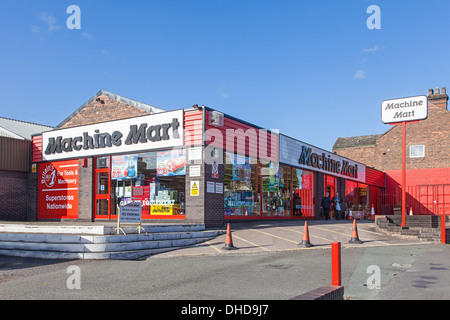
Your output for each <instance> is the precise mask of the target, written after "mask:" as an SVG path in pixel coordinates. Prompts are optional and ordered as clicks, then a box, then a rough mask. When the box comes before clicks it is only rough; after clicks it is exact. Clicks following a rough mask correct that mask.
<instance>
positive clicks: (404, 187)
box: [402, 121, 406, 227]
mask: <svg viewBox="0 0 450 320" xmlns="http://www.w3.org/2000/svg"><path fill="white" fill-rule="evenodd" d="M402 129H403V138H402V227H406V121H403V122H402Z"/></svg>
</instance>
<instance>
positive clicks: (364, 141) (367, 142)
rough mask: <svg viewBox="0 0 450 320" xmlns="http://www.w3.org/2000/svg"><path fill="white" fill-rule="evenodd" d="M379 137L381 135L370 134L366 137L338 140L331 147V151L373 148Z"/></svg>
mask: <svg viewBox="0 0 450 320" xmlns="http://www.w3.org/2000/svg"><path fill="white" fill-rule="evenodd" d="M381 136H382V134H372V135H368V136H358V137H348V138H338V139H337V140H336V142H335V144H334V145H333V150H334V149H342V148H353V147H362V146H374V145H375V144H376V143H377V139H378V138H379V137H381Z"/></svg>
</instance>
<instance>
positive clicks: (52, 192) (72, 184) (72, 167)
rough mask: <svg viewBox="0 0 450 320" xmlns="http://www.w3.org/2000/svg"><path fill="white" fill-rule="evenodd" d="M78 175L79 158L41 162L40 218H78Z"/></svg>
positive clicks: (39, 184)
mask: <svg viewBox="0 0 450 320" xmlns="http://www.w3.org/2000/svg"><path fill="white" fill-rule="evenodd" d="M78 177H79V166H78V160H68V161H58V162H46V163H40V164H39V166H38V197H39V199H38V208H39V211H38V218H39V219H78Z"/></svg>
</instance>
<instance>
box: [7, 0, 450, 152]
mask: <svg viewBox="0 0 450 320" xmlns="http://www.w3.org/2000/svg"><path fill="white" fill-rule="evenodd" d="M0 4H1V7H0V8H1V9H0V45H1V50H0V70H1V71H0V95H1V103H0V116H3V117H8V118H13V119H18V120H25V121H31V122H36V123H40V124H47V125H53V126H56V125H57V124H59V123H60V122H61V121H62V120H64V119H65V118H66V117H67V116H68V115H69V114H70V113H72V112H73V111H74V110H76V109H77V108H78V107H79V106H81V105H82V104H83V103H84V102H85V101H87V100H88V99H89V98H91V97H92V96H93V95H94V94H95V93H97V92H98V91H99V90H100V89H104V90H108V91H111V92H114V93H117V94H119V95H122V96H125V97H128V98H132V99H136V100H138V101H142V102H145V103H148V104H151V105H154V106H156V107H159V108H163V109H166V110H174V109H179V108H189V107H191V106H192V105H193V104H199V105H202V104H204V105H206V106H209V107H211V108H215V109H218V110H220V111H223V112H225V113H227V114H230V115H232V116H235V117H237V118H240V119H243V120H246V121H248V122H251V123H254V124H256V125H259V126H262V127H265V128H268V129H279V130H280V132H281V133H284V134H286V135H289V136H291V137H294V138H297V139H299V140H302V141H305V142H307V143H310V144H313V145H315V146H317V147H321V148H324V149H327V150H331V148H332V146H333V144H334V142H335V141H336V139H337V138H338V137H348V136H357V135H367V134H378V133H384V132H385V131H387V130H388V129H389V128H390V126H389V125H384V124H383V123H382V122H381V111H380V108H381V102H382V101H383V100H386V99H393V98H400V97H406V96H415V95H422V94H427V93H428V89H429V88H435V87H443V86H447V85H449V81H448V80H449V77H450V64H449V61H448V57H449V53H450V50H449V49H450V44H449V38H448V31H449V30H450V19H448V12H449V11H450V1H448V0H430V1H382V0H373V1H365V0H358V1H355V0H341V1H331V0H327V1H313V0H308V1H300V0H279V1H275V0H164V1H163V0H160V1H153V0H146V1H115V0H110V1H101V0H95V1H92V0H90V1H85V0H70V1H65V0H26V1H25V0H0ZM70 5H78V6H79V7H80V9H81V30H69V29H68V28H67V26H66V21H67V19H68V18H69V16H70V15H69V14H67V13H66V10H67V7H69V6H70ZM370 5H377V6H379V8H380V10H381V29H380V30H369V29H368V28H367V26H366V21H367V19H368V18H369V17H370V14H367V13H366V10H367V8H368V7H369V6H370Z"/></svg>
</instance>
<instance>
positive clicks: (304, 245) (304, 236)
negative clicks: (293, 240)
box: [298, 221, 313, 248]
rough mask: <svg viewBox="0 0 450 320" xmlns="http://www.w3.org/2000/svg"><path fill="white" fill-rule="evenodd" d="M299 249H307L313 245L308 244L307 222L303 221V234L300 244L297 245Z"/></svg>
mask: <svg viewBox="0 0 450 320" xmlns="http://www.w3.org/2000/svg"><path fill="white" fill-rule="evenodd" d="M298 245H299V246H301V247H305V248H309V247H312V246H313V245H312V244H311V242H309V231H308V221H305V230H304V232H303V239H302V242H301V243H299V244H298Z"/></svg>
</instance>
